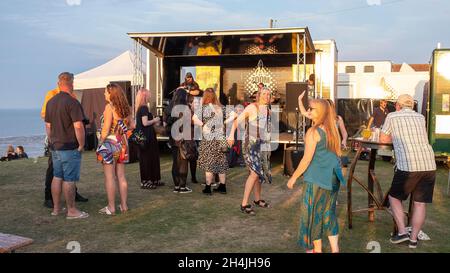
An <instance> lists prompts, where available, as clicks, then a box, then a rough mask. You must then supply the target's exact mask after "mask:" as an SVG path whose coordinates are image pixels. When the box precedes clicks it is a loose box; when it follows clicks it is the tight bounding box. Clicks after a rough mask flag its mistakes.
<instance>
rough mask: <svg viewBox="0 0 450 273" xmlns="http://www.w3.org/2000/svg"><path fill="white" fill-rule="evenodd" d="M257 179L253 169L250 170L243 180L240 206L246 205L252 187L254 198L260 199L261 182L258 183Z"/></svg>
mask: <svg viewBox="0 0 450 273" xmlns="http://www.w3.org/2000/svg"><path fill="white" fill-rule="evenodd" d="M258 179H259V178H258V175H257V174H256V173H255V172H254V171H252V170H250V175H249V176H248V178H247V181H246V182H245V189H244V197H243V198H242V204H241V205H242V206H246V205H248V199H249V198H250V193H251V192H252V191H253V189H254V191H253V193H254V195H255V199H256V200H260V199H261V184H260V183H259V181H258Z"/></svg>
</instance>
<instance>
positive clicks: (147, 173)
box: [136, 88, 164, 189]
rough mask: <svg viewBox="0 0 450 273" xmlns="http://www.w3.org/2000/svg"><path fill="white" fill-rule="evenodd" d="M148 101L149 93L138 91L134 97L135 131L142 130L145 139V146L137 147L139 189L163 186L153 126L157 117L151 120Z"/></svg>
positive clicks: (157, 119) (157, 120) (143, 90)
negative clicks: (139, 175) (139, 177)
mask: <svg viewBox="0 0 450 273" xmlns="http://www.w3.org/2000/svg"><path fill="white" fill-rule="evenodd" d="M149 101H150V92H149V91H148V90H147V89H144V88H142V89H140V90H139V92H138V94H137V96H136V130H142V132H143V133H144V135H145V138H146V139H147V142H146V143H145V145H142V146H139V170H140V173H141V188H142V189H155V188H156V187H157V186H162V185H164V183H163V182H161V181H160V180H161V169H160V164H159V147H158V141H157V140H156V133H155V129H154V128H153V125H154V124H157V123H159V122H160V119H159V117H156V118H153V115H152V113H150V112H149V109H148V106H147V104H148V103H149Z"/></svg>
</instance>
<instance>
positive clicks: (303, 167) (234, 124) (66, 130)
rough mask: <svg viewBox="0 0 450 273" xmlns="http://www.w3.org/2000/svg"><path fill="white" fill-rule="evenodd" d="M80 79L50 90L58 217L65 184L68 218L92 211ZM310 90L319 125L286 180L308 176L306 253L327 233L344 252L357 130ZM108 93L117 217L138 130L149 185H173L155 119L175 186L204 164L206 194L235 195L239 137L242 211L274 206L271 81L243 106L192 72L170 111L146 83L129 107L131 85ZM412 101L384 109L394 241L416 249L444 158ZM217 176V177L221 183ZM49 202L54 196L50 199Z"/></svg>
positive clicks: (105, 144)
mask: <svg viewBox="0 0 450 273" xmlns="http://www.w3.org/2000/svg"><path fill="white" fill-rule="evenodd" d="M73 81H74V78H73V74H71V73H68V72H63V73H61V74H60V75H59V77H58V88H57V89H55V90H54V91H51V92H52V93H51V94H50V95H48V96H47V98H46V101H45V103H44V106H43V118H44V120H45V123H46V130H47V135H48V138H49V143H50V150H51V156H50V159H49V170H50V172H51V173H49V170H48V171H47V178H48V179H47V180H46V195H45V200H46V203H45V204H46V205H47V206H49V207H52V208H53V211H52V213H51V214H52V215H59V214H61V213H62V212H63V209H62V206H61V202H60V199H61V192H62V193H63V194H64V197H65V200H66V207H67V211H66V212H64V213H65V215H66V218H67V219H81V218H86V217H88V216H89V214H88V213H87V212H83V211H80V210H78V209H77V208H76V205H75V201H77V196H79V198H78V200H83V199H85V198H83V197H82V196H80V195H79V194H78V193H77V192H76V187H75V182H78V181H79V179H80V165H81V156H82V151H83V147H84V142H85V139H84V136H85V134H84V130H85V129H84V123H83V120H85V116H84V113H83V109H82V107H81V104H80V103H79V102H78V101H77V100H76V99H75V97H74V95H73ZM304 95H305V94H304V93H303V94H301V95H300V96H299V99H298V103H299V109H300V110H301V113H302V115H304V116H305V117H306V118H308V119H310V120H311V122H312V126H311V127H310V128H309V129H308V131H307V133H306V135H305V138H304V143H305V151H304V156H303V158H302V159H301V161H300V164H299V165H298V167H297V168H296V170H295V172H294V173H293V175H292V176H291V177H290V178H289V180H288V182H287V187H288V188H289V189H293V187H294V185H295V183H296V182H297V180H298V179H299V178H300V177H301V176H302V177H303V181H304V183H303V192H302V198H301V206H300V223H299V237H298V244H299V246H301V247H303V248H305V250H306V251H307V252H322V239H323V237H324V236H327V238H328V239H329V242H330V245H331V251H332V252H339V243H338V238H339V225H338V222H337V221H338V220H337V218H338V217H337V215H336V204H337V196H338V193H339V188H340V186H341V184H345V182H346V181H345V179H344V175H343V173H342V166H343V162H342V159H341V156H342V149H343V148H346V143H347V136H348V135H347V132H346V130H345V126H344V123H343V120H342V118H341V117H339V116H338V115H337V114H336V110H335V106H334V104H333V102H332V101H331V100H325V99H312V100H310V101H309V105H308V106H307V107H308V108H307V109H306V107H305V105H303V103H302V97H303V96H304ZM104 96H105V100H106V102H107V103H106V106H105V109H104V112H103V115H102V117H101V130H100V132H99V135H98V138H99V145H98V148H97V150H96V154H97V159H98V161H99V162H101V163H102V166H103V171H104V178H105V180H104V185H105V191H106V197H107V198H106V200H107V205H106V206H105V207H103V208H101V209H100V210H99V213H102V214H105V215H109V216H111V215H115V214H116V201H115V193H116V188H118V192H119V196H120V201H119V206H118V208H119V210H120V211H121V213H126V212H127V211H128V210H129V208H128V202H127V199H128V182H127V179H126V167H125V163H127V162H128V159H129V145H130V143H129V141H128V139H129V138H130V136H132V135H134V134H137V133H139V134H140V135H141V138H142V139H144V140H145V141H142V142H141V143H140V145H139V169H140V180H141V188H142V189H145V190H146V189H155V188H157V187H159V186H162V185H164V183H163V182H162V181H161V170H160V159H159V150H158V143H157V139H156V133H155V129H154V126H155V125H158V124H161V123H163V124H164V126H166V129H167V132H169V145H170V147H171V151H172V160H173V163H172V180H173V192H174V193H176V194H186V193H191V192H192V189H191V188H189V187H188V183H187V177H188V169H189V165H190V169H191V175H192V182H193V183H197V179H196V169H197V165H198V167H199V168H200V169H201V170H202V171H203V172H204V173H205V180H206V183H205V186H204V188H203V190H202V193H203V194H205V195H211V194H212V193H213V192H217V193H222V194H226V193H227V188H226V184H227V183H226V182H227V181H226V180H227V176H226V173H227V171H228V168H229V164H228V161H227V156H226V154H227V152H228V151H229V149H230V147H232V146H233V145H234V144H235V142H236V141H238V140H240V141H241V146H242V151H243V157H244V161H245V164H246V166H247V169H248V176H247V179H246V181H245V186H244V193H243V197H242V202H241V204H240V211H241V212H242V213H244V214H246V215H255V214H256V211H255V208H263V209H268V208H270V207H271V204H270V203H269V202H267V201H265V200H264V199H263V196H262V185H263V184H265V183H271V182H272V175H271V166H270V155H271V148H270V142H271V130H270V128H271V127H272V126H271V122H272V119H271V118H270V117H271V114H272V113H271V107H270V102H271V99H272V98H271V90H270V89H269V88H267V87H264V86H261V87H260V88H259V90H258V92H257V94H256V95H255V99H254V102H252V103H249V104H248V105H246V107H245V108H243V109H241V110H236V109H237V108H234V109H235V110H233V111H229V109H227V108H225V107H224V106H223V105H221V103H220V101H219V100H218V98H217V95H216V93H215V91H214V90H213V89H212V88H207V89H205V91H201V90H199V86H198V84H197V83H195V81H194V80H193V77H192V74H190V73H188V74H187V75H186V80H185V82H184V83H182V85H181V86H180V87H179V88H177V89H176V91H174V93H173V98H172V100H171V102H170V104H169V106H168V107H166V109H165V111H164V116H163V117H162V118H161V117H157V116H156V117H155V116H154V115H153V114H152V113H151V112H150V109H149V102H150V96H151V93H150V92H149V91H148V90H146V89H143V88H142V89H140V90H139V92H138V93H137V96H136V102H135V109H131V108H130V107H129V105H128V101H127V99H126V96H125V94H124V92H123V90H122V89H121V87H120V86H119V85H117V84H108V85H107V86H106V88H105V92H104ZM411 100H412V98H411V97H410V96H408V95H402V96H400V97H399V99H398V101H397V112H395V113H390V114H387V113H385V112H384V111H382V110H383V108H382V109H381V111H382V113H378V114H380V117H377V118H379V119H386V120H385V121H384V122H385V123H384V125H383V126H382V135H381V141H386V142H390V141H392V142H393V146H394V150H395V154H396V157H397V163H396V170H395V175H394V179H393V182H392V187H391V190H390V191H389V201H390V204H391V206H392V209H393V214H394V219H395V221H396V223H397V225H398V227H399V233H398V234H394V236H393V237H392V238H391V242H392V243H401V242H404V241H409V245H410V247H415V246H417V233H418V231H419V230H420V228H421V227H422V225H423V223H424V221H425V204H426V203H431V201H432V194H433V187H434V180H435V169H436V165H435V163H434V156H433V151H432V148H431V146H430V145H429V144H428V139H427V136H426V130H425V123H424V118H423V116H422V115H420V114H418V113H416V112H414V111H413V110H412V109H411V107H412V106H411ZM133 111H134V113H133ZM133 114H134V115H133ZM133 116H135V119H133V118H132V117H133ZM378 122H379V121H378V120H377V122H376V124H377V125H378ZM405 124H406V125H405ZM227 128H230V130H227ZM196 129H200V134H201V137H200V138H197V133H198V131H196ZM133 145H134V144H133ZM197 146H198V147H197ZM50 178H51V179H50ZM216 182H218V185H217V186H216V188H212V187H213V184H215V183H216ZM48 189H51V191H50V192H49V190H48ZM252 193H253V196H254V198H253V200H251V195H252ZM411 194H412V195H413V198H414V214H413V216H412V225H413V231H412V233H411V235H409V234H407V233H406V231H405V225H404V219H403V210H402V207H401V201H402V200H405V199H406V198H407V197H408V196H409V195H411ZM81 198H82V199H81ZM47 200H51V203H49V202H47ZM83 201H87V199H85V200H83Z"/></svg>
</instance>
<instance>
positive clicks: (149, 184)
mask: <svg viewBox="0 0 450 273" xmlns="http://www.w3.org/2000/svg"><path fill="white" fill-rule="evenodd" d="M141 189H146V190H148V189H150V190H154V189H156V185H155V184H154V183H153V182H151V181H148V180H146V181H143V182H141Z"/></svg>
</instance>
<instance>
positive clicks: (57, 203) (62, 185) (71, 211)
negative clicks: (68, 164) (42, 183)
mask: <svg viewBox="0 0 450 273" xmlns="http://www.w3.org/2000/svg"><path fill="white" fill-rule="evenodd" d="M61 191H62V192H63V194H64V199H65V200H66V206H67V216H78V215H80V214H81V212H80V211H79V210H78V209H77V208H76V206H75V191H76V189H75V183H74V182H71V181H63V180H62V179H61V178H57V177H53V181H52V198H53V214H54V215H58V214H59V213H60V212H61Z"/></svg>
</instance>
